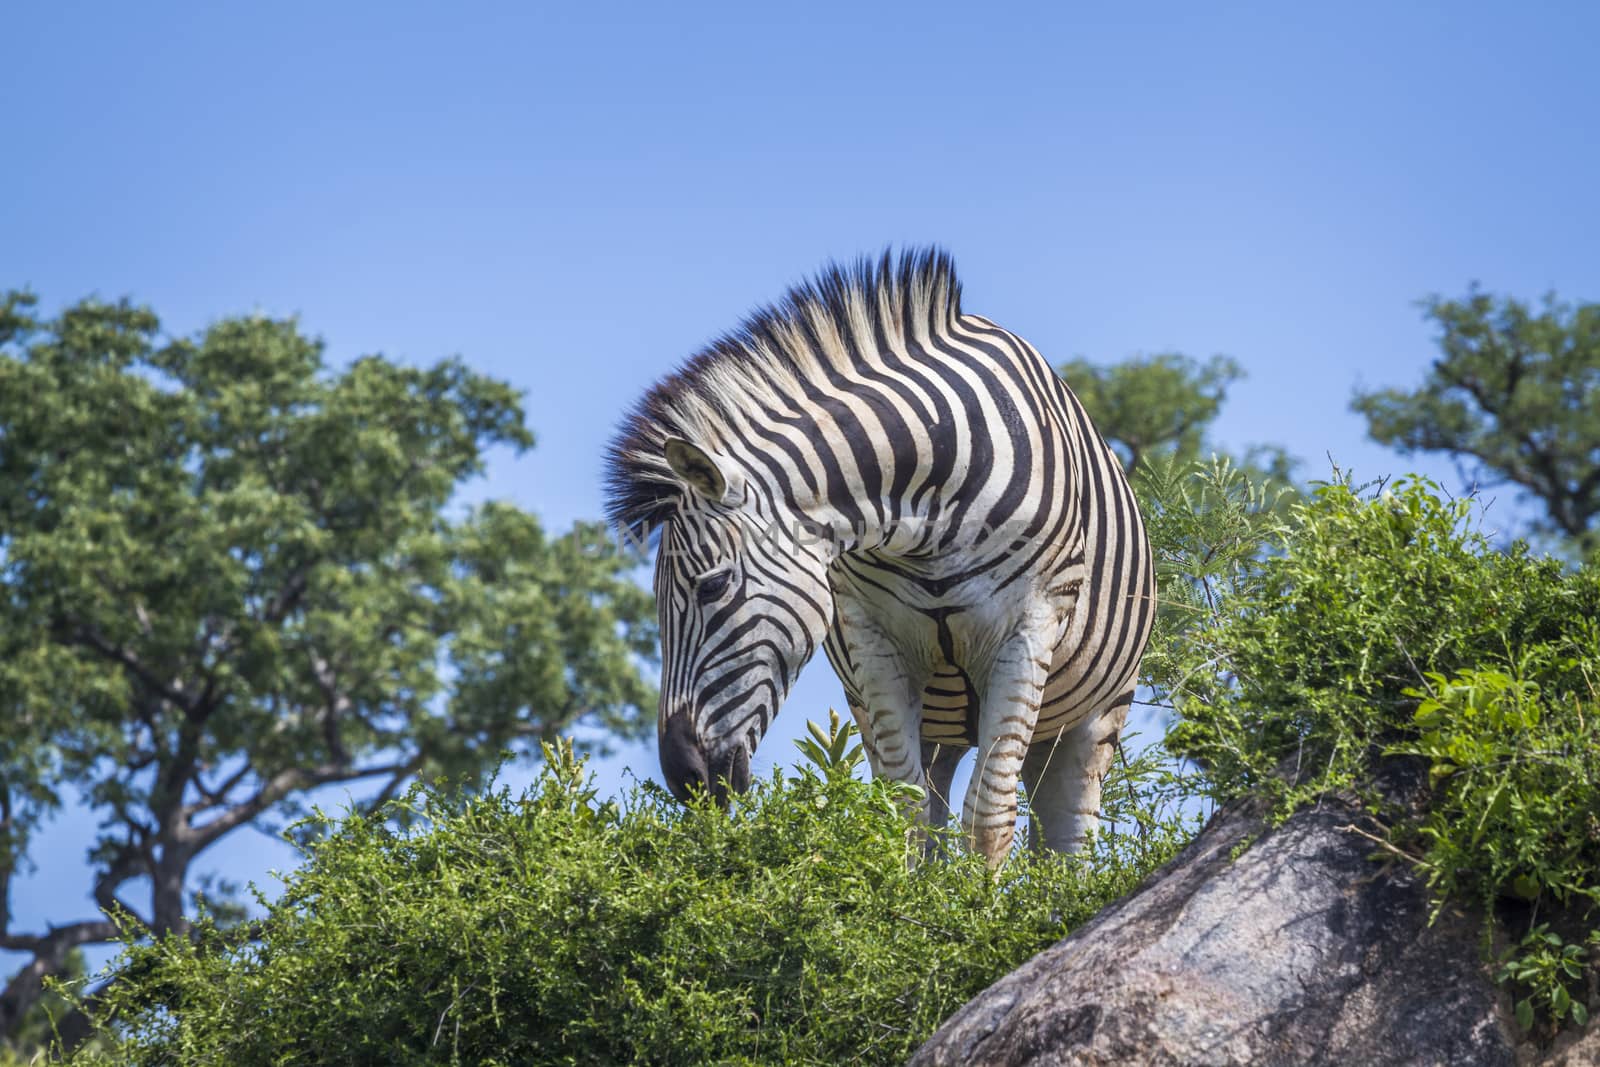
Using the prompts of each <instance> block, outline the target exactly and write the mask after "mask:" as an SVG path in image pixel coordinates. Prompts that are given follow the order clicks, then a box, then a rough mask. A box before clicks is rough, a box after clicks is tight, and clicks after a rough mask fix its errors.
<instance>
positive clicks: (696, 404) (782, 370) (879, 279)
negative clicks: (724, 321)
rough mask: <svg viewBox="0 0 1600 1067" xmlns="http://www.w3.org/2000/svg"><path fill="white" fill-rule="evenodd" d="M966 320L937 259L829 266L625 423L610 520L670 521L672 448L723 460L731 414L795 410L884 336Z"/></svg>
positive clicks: (650, 524)
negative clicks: (672, 444)
mask: <svg viewBox="0 0 1600 1067" xmlns="http://www.w3.org/2000/svg"><path fill="white" fill-rule="evenodd" d="M960 314H961V285H960V283H959V282H958V281H957V280H956V273H955V265H954V264H953V263H952V262H951V260H950V256H949V255H948V254H947V253H945V252H944V251H942V250H941V249H938V248H926V249H914V250H907V251H904V252H902V253H901V254H900V255H899V256H898V257H896V256H895V255H894V254H893V253H892V252H889V251H886V252H884V253H883V255H882V256H881V257H880V258H879V259H878V260H876V261H875V262H874V261H873V260H870V259H867V258H862V259H859V260H857V261H855V262H854V263H852V264H849V265H846V266H841V265H839V264H837V263H834V264H830V265H828V266H827V267H826V268H824V269H823V270H822V272H821V273H820V274H818V275H817V276H816V277H814V278H812V279H810V280H808V281H805V282H802V283H800V284H799V285H796V286H795V287H794V288H792V289H790V290H789V292H788V293H787V294H786V295H785V296H784V297H783V298H782V299H781V300H779V301H778V302H777V303H774V304H770V305H768V306H766V307H763V308H760V309H759V310H757V311H755V312H754V313H753V314H751V315H750V316H749V317H748V318H746V319H745V320H744V322H742V323H740V324H739V326H738V327H737V328H735V329H734V330H733V331H732V332H730V333H727V334H724V335H723V336H721V337H719V338H717V339H716V340H715V341H713V342H711V344H710V345H708V346H706V347H705V348H703V349H701V350H700V351H699V352H698V353H696V354H695V355H694V356H692V357H691V358H690V359H689V360H688V362H686V363H685V364H684V365H683V366H682V367H680V368H679V369H678V370H677V371H675V372H674V373H672V374H669V375H667V376H666V377H665V378H662V379H661V380H660V381H659V382H657V383H656V384H655V385H654V386H653V387H652V388H651V389H650V391H649V392H648V393H646V394H645V396H644V399H642V400H640V401H639V403H638V404H637V405H636V406H635V407H634V409H633V411H632V412H631V413H630V414H629V415H628V416H627V417H626V418H625V419H624V420H623V423H622V427H621V429H620V430H619V431H618V433H617V435H616V437H615V438H614V439H613V440H612V443H611V448H610V450H609V453H608V456H607V471H606V490H607V517H608V518H609V520H610V521H611V522H612V523H613V524H614V525H616V526H617V527H619V528H621V529H623V530H625V531H627V532H628V534H629V535H630V536H632V537H635V538H644V537H646V536H648V535H649V534H650V533H651V532H652V531H653V530H655V529H656V528H657V527H658V526H660V524H661V523H662V522H664V521H665V520H666V519H667V518H668V517H669V516H670V515H671V513H672V510H673V508H674V506H675V504H676V502H677V500H678V498H679V496H680V495H681V494H682V493H683V492H685V491H686V487H685V486H684V485H683V483H682V482H681V481H680V480H679V478H678V476H677V475H676V474H674V473H673V472H672V469H671V468H670V467H668V466H667V462H666V459H665V457H664V456H663V447H664V445H665V442H666V440H667V438H669V437H682V438H685V439H687V440H689V441H692V442H694V443H696V444H698V445H701V446H702V447H706V448H709V449H715V448H716V447H717V446H718V444H719V443H720V442H721V441H722V440H723V438H724V433H723V428H724V427H725V426H726V425H727V424H728V422H729V420H730V413H732V412H735V411H738V412H750V411H752V410H759V409H760V408H761V407H763V406H765V407H777V408H780V409H781V408H785V407H789V406H791V405H792V404H793V400H792V398H794V397H797V396H804V395H805V393H806V392H808V390H807V389H806V384H807V383H813V382H815V383H824V382H826V381H827V379H828V378H829V377H830V372H831V371H833V370H835V369H840V370H843V369H846V368H847V367H848V365H849V364H850V363H851V362H852V361H853V360H854V359H856V358H858V357H857V353H858V352H859V350H860V349H861V348H863V347H869V346H870V347H872V348H876V347H877V345H878V343H877V341H876V340H875V338H879V337H882V338H884V339H885V340H887V341H888V342H889V343H890V344H891V345H893V346H894V347H895V348H898V349H900V350H902V351H904V350H905V345H904V339H905V338H906V337H907V335H914V334H917V333H922V332H924V331H925V332H926V333H927V334H928V335H929V336H931V337H933V338H939V337H943V336H945V335H946V334H947V332H948V331H949V329H950V327H951V326H952V325H953V323H954V322H955V320H956V318H957V317H958V316H959V315H960Z"/></svg>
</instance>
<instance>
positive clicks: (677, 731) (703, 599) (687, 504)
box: [655, 437, 833, 801]
mask: <svg viewBox="0 0 1600 1067" xmlns="http://www.w3.org/2000/svg"><path fill="white" fill-rule="evenodd" d="M664 452H665V458H666V462H667V464H668V466H670V468H671V469H672V471H673V473H674V474H675V475H676V476H677V478H678V479H680V480H681V482H682V491H681V492H680V493H679V494H677V501H676V506H675V507H674V508H673V509H672V511H671V513H670V515H669V517H667V518H666V519H665V521H664V522H663V523H662V528H661V546H660V555H659V557H658V558H657V561H656V578H655V592H656V603H657V606H658V610H659V611H660V617H661V668H662V677H661V714H660V718H659V720H658V729H659V737H660V742H661V771H662V774H663V775H664V776H665V778H666V781H667V785H668V787H669V788H671V790H672V792H673V794H674V795H675V796H677V797H679V798H680V799H684V798H687V797H688V796H689V795H690V793H691V792H692V791H694V790H696V789H709V790H710V791H711V794H712V795H713V796H715V797H716V798H717V799H718V800H719V801H726V799H727V789H728V788H729V787H731V788H733V789H735V790H739V791H743V790H744V789H745V788H746V787H748V785H749V784H750V758H751V757H752V756H753V755H754V754H755V749H756V745H757V743H758V742H759V741H760V740H761V737H762V735H764V734H765V733H766V731H767V727H768V726H770V725H771V724H772V720H773V718H774V717H776V715H777V713H778V709H779V707H780V706H782V704H783V700H784V698H785V697H786V696H787V695H788V693H789V687H790V686H791V685H793V684H794V680H795V678H796V677H797V676H798V675H799V673H800V668H801V667H803V666H804V665H805V663H806V661H807V660H809V659H810V658H811V655H812V653H813V652H815V651H816V649H817V646H818V645H819V644H820V643H821V641H822V638H823V635H824V634H825V632H826V629H827V626H828V621H829V618H830V613H831V610H832V609H831V605H832V602H833V600H832V594H831V592H830V591H829V587H828V579H827V568H828V563H829V559H828V557H827V554H826V548H825V546H824V545H823V544H821V543H806V539H804V538H798V537H795V536H793V533H794V529H793V527H792V526H791V527H789V528H787V529H785V527H784V524H785V522H786V516H784V515H782V514H780V513H776V512H775V510H774V508H773V506H772V504H771V502H770V501H768V500H765V499H764V498H763V494H762V493H760V492H758V491H755V489H754V487H753V486H752V485H751V484H750V483H749V482H747V481H746V479H745V478H744V477H743V476H742V475H741V474H740V473H739V472H738V470H737V469H736V467H735V465H734V464H732V463H730V462H729V461H728V460H727V459H726V457H720V456H715V455H713V454H712V453H710V452H708V451H706V450H705V449H703V448H701V447H699V446H698V445H695V444H693V443H691V442H689V441H686V440H684V439H683V438H680V437H672V438H668V439H667V441H666V442H665V445H664Z"/></svg>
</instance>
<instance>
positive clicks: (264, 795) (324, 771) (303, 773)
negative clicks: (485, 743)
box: [184, 754, 422, 853]
mask: <svg viewBox="0 0 1600 1067" xmlns="http://www.w3.org/2000/svg"><path fill="white" fill-rule="evenodd" d="M421 766H422V756H421V755H420V754H418V755H415V756H412V757H411V758H410V759H407V760H402V761H400V762H397V763H386V764H382V765H379V766H376V767H350V766H347V765H344V764H338V763H325V764H323V765H322V766H320V767H312V768H309V769H308V768H302V767H291V768H289V769H287V770H283V771H279V772H278V773H277V774H275V775H273V776H272V777H271V778H269V779H267V781H266V783H265V784H263V785H262V787H261V788H260V789H259V790H258V791H257V792H256V794H255V795H254V796H252V797H250V798H249V799H248V800H245V801H243V802H242V803H240V804H238V805H236V806H234V807H232V808H229V809H228V810H227V811H225V812H223V813H222V814H221V815H218V816H217V817H216V818H215V819H212V820H211V821H210V822H208V823H205V824H203V825H201V826H194V827H190V828H188V829H187V830H185V832H184V837H185V840H186V843H187V844H189V845H190V846H192V848H193V850H194V851H195V852H196V853H198V852H199V851H200V850H202V849H204V848H206V847H207V846H209V845H210V844H211V843H212V842H214V841H216V840H217V839H218V838H219V837H222V836H223V835H224V834H226V833H228V832H229V831H230V830H233V829H236V828H237V827H240V826H243V825H244V824H245V823H247V822H250V821H251V820H252V819H254V818H256V817H257V816H258V815H260V814H262V813H263V812H265V811H266V810H267V809H268V808H270V807H272V806H273V805H274V804H277V803H278V802H279V801H281V800H283V799H284V798H285V797H287V796H288V795H289V794H290V793H295V792H299V791H301V790H305V789H315V788H316V787H317V786H321V785H332V784H334V783H336V782H354V781H359V780H360V779H362V778H375V777H378V776H380V775H385V774H387V775H391V776H393V777H396V778H399V779H400V780H402V781H403V780H404V779H405V778H407V777H410V776H411V775H413V774H415V773H416V772H417V769H418V768H420V767H421ZM393 787H394V788H398V783H394V784H393ZM386 788H387V787H386Z"/></svg>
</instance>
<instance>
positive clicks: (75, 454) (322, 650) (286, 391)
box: [0, 293, 655, 1033]
mask: <svg viewBox="0 0 1600 1067" xmlns="http://www.w3.org/2000/svg"><path fill="white" fill-rule="evenodd" d="M34 303H35V301H34V299H33V297H31V296H30V295H27V294H22V293H11V294H9V295H7V296H4V297H3V298H0V845H3V849H0V904H4V905H8V904H9V899H10V897H9V890H10V883H11V879H12V877H13V875H14V874H15V872H16V871H17V870H18V868H19V866H21V865H22V864H24V863H25V862H26V861H27V855H28V846H29V844H30V842H31V837H32V836H33V832H34V831H35V830H36V829H37V827H38V825H39V822H40V819H41V817H42V816H44V815H45V814H46V813H48V812H49V811H50V810H51V809H52V808H54V807H56V806H57V805H58V804H59V803H61V801H62V799H63V795H64V794H65V793H66V792H67V791H69V790H71V791H75V792H76V793H77V795H78V796H79V798H80V799H81V802H83V803H85V804H87V805H88V806H90V807H91V808H93V809H94V810H95V811H96V812H97V813H98V814H99V815H100V816H101V818H102V828H101V830H100V832H99V834H98V840H97V841H96V843H95V845H94V847H93V849H92V851H91V853H90V857H89V858H90V863H91V875H90V877H91V879H92V893H93V898H94V900H95V901H96V903H97V904H98V905H99V907H100V909H101V911H102V913H103V914H101V915H99V916H95V917H93V918H83V917H80V916H75V915H62V916H61V917H60V921H59V922H57V921H52V922H51V924H50V925H49V926H48V927H47V928H45V929H42V930H38V931H32V932H21V931H16V930H13V929H11V926H10V921H9V920H10V911H9V907H4V908H3V909H0V917H3V918H4V920H5V921H4V922H3V923H0V948H4V949H8V950H11V951H15V952H21V953H25V954H26V955H27V956H29V957H30V958H31V959H30V962H29V963H28V964H27V965H26V966H24V967H23V969H22V970H21V971H19V972H18V973H17V974H16V975H15V976H14V977H13V978H12V979H11V981H10V982H9V984H8V985H7V986H6V988H5V990H4V992H3V993H0V1032H7V1033H9V1032H11V1031H12V1030H13V1029H14V1028H15V1027H16V1026H17V1025H18V1024H19V1021H20V1020H22V1019H23V1018H25V1017H26V1014H27V1012H28V1009H29V1007H30V1005H32V1004H33V1003H35V1002H36V1001H37V999H38V998H39V996H40V992H41V981H42V980H43V979H44V978H46V977H48V976H50V975H53V974H61V973H63V972H64V970H65V969H66V968H67V967H68V965H69V962H70V960H71V958H72V953H73V950H75V949H78V948H80V947H81V946H84V945H88V944H92V943H97V942H104V941H108V940H111V939H112V938H115V937H116V936H117V934H118V930H117V926H116V925H115V924H114V922H113V916H116V915H120V916H122V919H121V920H120V921H123V922H126V923H130V924H132V929H133V930H134V931H136V932H143V933H146V934H149V935H157V936H159V935H164V934H169V933H176V934H180V935H181V934H182V933H184V932H185V931H186V930H187V929H188V928H189V926H190V916H191V915H192V908H193V898H194V890H195V888H196V887H195V885H194V881H195V880H194V879H193V878H192V876H191V871H192V869H193V866H194V864H195V861H196V860H197V859H198V858H199V857H200V856H201V855H202V854H203V853H204V852H205V851H206V849H208V848H210V847H211V846H212V845H214V844H215V843H216V842H217V841H218V840H220V839H221V838H223V837H224V836H225V835H227V834H229V833H231V832H232V831H234V830H236V829H239V828H240V827H243V826H246V825H248V824H250V823H252V822H254V821H256V820H258V819H261V818H263V817H274V818H289V817H293V816H295V815H297V814H298V813H300V812H301V811H302V810H303V801H304V799H305V796H306V793H307V791H308V790H313V789H316V788H317V787H320V786H327V785H330V784H333V783H365V784H366V790H367V791H368V792H369V793H370V798H369V799H370V802H371V803H373V804H377V803H380V802H382V801H384V800H386V799H388V798H390V797H392V796H394V795H395V793H396V791H397V790H398V789H399V788H400V787H401V786H402V785H403V784H404V783H405V782H406V781H407V780H408V779H411V778H413V777H415V776H418V775H426V776H443V777H447V778H449V779H451V780H453V781H457V782H464V783H468V784H471V783H475V782H477V781H479V780H480V779H481V778H482V776H483V775H484V773H485V770H486V769H487V768H490V767H492V766H493V765H495V764H496V763H497V762H498V761H499V760H500V759H501V757H502V753H503V752H504V751H505V750H507V749H519V748H520V749H523V750H528V749H531V750H533V751H537V744H538V742H541V741H547V740H549V739H551V738H552V737H554V736H555V735H556V734H557V732H558V731H561V730H562V729H564V728H566V727H568V726H571V725H572V724H574V723H579V722H584V723H587V724H590V725H593V726H596V727H599V728H603V729H604V730H607V731H613V732H616V733H619V734H633V733H637V732H638V731H640V730H641V729H643V728H645V727H647V725H648V723H649V721H650V717H649V715H648V713H647V712H646V711H645V710H644V709H647V708H651V707H652V706H653V703H654V694H653V691H652V689H651V687H650V685H649V683H648V682H647V681H646V680H645V679H644V678H643V677H642V676H641V674H640V667H641V657H649V656H651V655H653V654H654V648H655V630H654V624H653V610H652V607H651V602H650V598H649V596H648V594H647V593H645V592H644V591H642V590H640V589H639V588H638V587H637V586H636V585H635V584H634V583H633V582H631V581H630V580H629V578H628V571H629V570H630V568H631V566H632V562H631V560H629V559H628V558H626V557H625V556H623V554H621V553H620V552H618V551H616V550H615V548H614V547H613V546H612V544H611V542H610V541H609V540H608V539H607V538H606V537H605V535H604V531H603V529H602V528H601V527H600V526H599V525H598V524H594V525H578V526H577V527H575V528H574V529H573V530H572V531H571V532H569V533H567V534H565V535H562V536H559V537H551V536H549V535H547V534H546V533H545V531H544V530H543V529H542V527H541V526H540V524H539V522H538V520H536V519H535V518H534V517H533V516H531V515H529V514H526V513H524V512H522V511H520V510H518V509H516V508H514V507H512V506H510V505H507V504H502V503H490V504H485V505H483V506H481V507H478V508H476V509H463V508H452V507H450V503H451V500H452V498H453V496H454V493H455V491H456V489H457V487H458V486H459V485H460V484H461V483H462V482H463V481H464V480H465V479H467V478H469V477H471V476H473V475H475V474H477V473H478V472H479V471H480V470H481V469H482V464H483V453H484V450H485V449H486V448H488V447H490V446H509V447H511V448H514V449H519V450H520V449H524V448H527V447H529V446H531V445H532V443H533V438H532V435H531V434H530V433H529V432H528V430H527V429H526V428H525V427H524V424H523V415H522V409H521V405H520V402H519V399H518V396H517V394H516V393H515V391H514V390H512V389H511V388H510V387H509V386H507V385H506V384H504V383H501V382H498V381H495V380H493V379H490V378H486V377H483V376H481V375H478V374H474V373H472V372H471V371H469V370H468V369H467V368H466V367H465V366H463V365H462V364H461V363H460V362H459V361H457V360H453V359H451V360H444V361H441V362H439V363H437V364H435V365H433V366H431V367H426V368H416V367H406V366H400V365H397V364H395V363H392V362H389V361H388V360H385V359H383V358H381V357H377V356H369V357H365V358H362V359H359V360H356V361H355V362H354V363H352V364H350V365H349V366H348V367H346V368H344V369H343V370H340V371H335V370H333V369H330V368H328V367H327V366H325V364H324V360H323V351H322V346H321V344H320V343H319V342H317V341H315V340H312V339H308V338H307V337H305V336H304V335H302V334H301V333H300V332H299V330H298V329H297V327H296V324H295V323H293V322H290V321H274V320H270V319H267V318H262V317H252V318H241V319H229V320H226V321H222V322H220V323H218V324H217V325H215V326H213V327H211V328H210V329H208V330H207V331H205V333H204V334H203V335H201V336H199V337H197V338H194V339H179V340H163V339H162V338H161V335H160V332H159V324H158V322H157V319H156V317H155V316H154V315H153V314H152V313H151V312H150V311H148V310H146V309H143V308H139V307H135V306H132V305H130V304H128V303H127V302H122V303H118V304H106V303H100V302H96V301H93V300H90V301H85V302H83V303H80V304H78V305H77V306H75V307H72V308H70V309H68V310H66V311H65V312H63V313H62V314H61V315H60V316H59V317H58V318H56V319H53V320H48V321H46V320H40V319H38V318H36V317H35V316H34V314H33V312H32V310H31V309H32V308H33V306H34Z"/></svg>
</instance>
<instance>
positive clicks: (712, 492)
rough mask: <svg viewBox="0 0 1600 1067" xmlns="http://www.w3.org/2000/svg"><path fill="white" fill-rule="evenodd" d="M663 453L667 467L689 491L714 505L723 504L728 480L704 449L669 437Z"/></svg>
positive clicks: (680, 439) (726, 493)
mask: <svg viewBox="0 0 1600 1067" xmlns="http://www.w3.org/2000/svg"><path fill="white" fill-rule="evenodd" d="M663 451H664V452H665V453H666V456H667V466H669V467H671V468H672V473H674V474H676V475H677V476H678V477H680V478H682V479H683V480H684V481H685V482H686V483H688V486H689V488H690V489H693V490H694V491H695V492H696V493H699V494H700V495H701V496H703V497H705V498H706V499H707V500H709V501H711V502H712V503H714V504H721V503H723V502H724V501H725V500H726V498H727V495H728V479H727V476H726V475H724V474H723V473H722V468H720V467H718V466H717V461H716V460H714V459H712V458H711V456H710V455H709V454H708V453H707V452H706V450H705V449H703V448H701V447H700V446H699V445H696V444H692V443H690V442H688V441H685V440H684V439H683V438H681V437H669V438H667V443H666V446H665V448H664V449H663Z"/></svg>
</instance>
